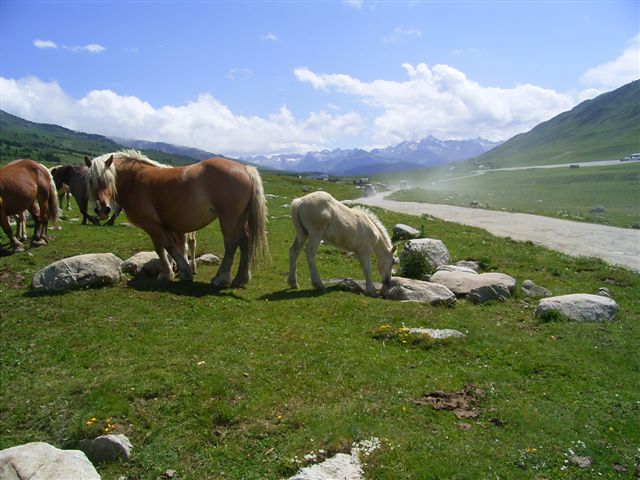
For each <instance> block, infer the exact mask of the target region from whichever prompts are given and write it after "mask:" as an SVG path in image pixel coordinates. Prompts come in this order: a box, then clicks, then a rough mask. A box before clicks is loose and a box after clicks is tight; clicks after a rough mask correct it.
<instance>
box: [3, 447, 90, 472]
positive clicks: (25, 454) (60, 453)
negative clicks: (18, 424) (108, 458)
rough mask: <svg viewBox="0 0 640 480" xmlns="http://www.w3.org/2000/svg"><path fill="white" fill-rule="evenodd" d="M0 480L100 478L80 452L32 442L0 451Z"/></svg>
mask: <svg viewBox="0 0 640 480" xmlns="http://www.w3.org/2000/svg"><path fill="white" fill-rule="evenodd" d="M0 478H2V479H7V480H14V479H16V480H17V479H33V480H36V479H38V480H58V479H74V480H100V475H99V474H98V472H97V471H96V469H95V467H94V466H93V465H92V464H91V462H90V461H89V459H88V458H87V456H86V455H85V454H84V453H83V452H81V451H80V450H60V449H58V448H55V447H53V446H51V445H49V444H48V443H44V442H34V443H27V444H26V445H19V446H17V447H12V448H7V449H5V450H2V451H0Z"/></svg>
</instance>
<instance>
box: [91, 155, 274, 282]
mask: <svg viewBox="0 0 640 480" xmlns="http://www.w3.org/2000/svg"><path fill="white" fill-rule="evenodd" d="M85 162H86V163H87V165H88V166H89V167H90V169H89V176H88V185H89V188H88V192H89V196H90V198H91V199H93V200H94V201H95V203H96V213H97V214H98V215H99V216H100V217H101V218H102V219H104V218H106V217H107V216H108V215H109V213H110V211H111V206H112V202H114V200H115V201H117V202H118V204H119V205H120V206H121V207H122V208H123V209H124V211H125V212H126V214H127V217H129V220H130V221H131V222H132V223H134V224H135V225H137V226H139V227H140V228H142V229H143V230H144V231H145V232H147V234H148V235H149V237H151V240H152V242H153V245H154V247H155V250H156V252H157V253H158V256H159V257H160V262H161V265H162V267H161V273H160V277H161V278H165V279H168V280H171V279H172V278H173V271H172V269H171V266H170V264H169V261H168V258H167V253H169V255H171V257H173V259H174V260H175V261H176V264H177V265H178V271H179V273H180V278H181V279H182V280H191V279H192V278H193V275H192V272H191V268H190V267H189V264H188V262H187V261H186V259H185V255H184V253H185V240H186V234H187V233H189V232H195V231H197V230H200V229H201V228H203V227H205V226H207V225H208V224H209V223H211V222H212V221H213V220H215V219H216V218H217V219H219V221H220V229H221V231H222V236H223V238H224V258H223V260H222V263H221V265H220V269H219V270H218V273H217V274H216V276H215V277H214V278H213V279H212V280H211V283H212V284H213V285H214V287H217V288H220V287H226V286H228V285H229V284H231V286H234V287H240V286H243V285H246V284H247V283H248V282H249V280H250V279H251V274H250V272H249V265H250V263H251V262H252V261H255V260H256V257H257V256H258V255H261V254H262V255H265V256H266V255H268V246H267V237H266V221H267V210H266V204H265V198H264V191H263V188H262V180H261V178H260V174H259V173H258V171H257V170H256V169H255V168H253V167H250V166H245V165H242V164H241V163H238V162H235V161H233V160H228V159H225V158H210V159H209V160H204V161H202V162H200V163H196V164H194V165H190V166H186V167H175V168H164V167H165V166H164V165H161V164H159V163H157V162H154V161H153V160H150V159H149V158H147V157H145V156H144V155H142V154H141V153H140V152H137V151H135V150H125V151H121V152H116V153H111V154H106V155H102V156H101V157H98V158H95V159H93V161H91V160H89V159H88V158H85ZM238 247H240V264H239V266H238V273H237V275H236V277H235V278H234V279H233V281H232V282H230V271H231V265H232V263H233V257H234V255H235V252H236V250H237V248H238Z"/></svg>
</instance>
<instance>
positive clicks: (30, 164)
mask: <svg viewBox="0 0 640 480" xmlns="http://www.w3.org/2000/svg"><path fill="white" fill-rule="evenodd" d="M25 210H28V211H29V213H31V216H32V217H33V221H34V230H33V238H32V239H31V244H32V245H33V246H40V245H46V244H47V243H48V241H49V238H48V236H47V226H48V224H49V219H51V220H53V221H56V220H57V219H58V193H57V191H56V186H55V184H54V182H53V179H52V178H51V174H50V173H49V170H47V169H46V168H45V167H44V166H42V165H40V164H39V163H36V162H34V161H33V160H15V161H13V162H11V163H10V164H9V165H7V166H6V167H4V168H0V224H2V230H4V233H6V234H7V236H8V237H9V242H10V243H11V247H12V248H13V250H14V251H16V252H19V251H22V250H23V249H24V248H23V245H22V243H20V240H18V239H17V238H16V237H15V236H14V235H13V231H12V230H11V226H10V225H9V216H11V215H19V214H21V213H22V212H24V211H25Z"/></svg>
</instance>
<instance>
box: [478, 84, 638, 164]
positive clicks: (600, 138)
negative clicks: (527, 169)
mask: <svg viewBox="0 0 640 480" xmlns="http://www.w3.org/2000/svg"><path fill="white" fill-rule="evenodd" d="M637 152H640V80H636V81H634V82H631V83H628V84H626V85H624V86H622V87H620V88H618V89H616V90H613V91H611V92H608V93H603V94H602V95H599V96H597V97H596V98H594V99H592V100H587V101H585V102H582V103H580V104H579V105H576V106H575V107H574V108H572V109H571V110H569V111H567V112H564V113H561V114H560V115H557V116H555V117H553V118H552V119H551V120H548V121H546V122H543V123H540V124H539V125H537V126H536V127H534V128H533V129H532V130H530V131H528V132H526V133H521V134H520V135H516V136H515V137H513V138H511V139H509V140H508V141H506V142H505V143H503V144H502V145H500V146H498V147H496V148H494V149H493V150H491V151H489V152H487V153H485V154H483V155H481V156H480V157H478V158H474V159H473V163H474V164H475V165H476V166H478V165H483V166H485V167H489V168H500V167H515V166H524V165H545V164H558V163H570V162H577V161H580V160H582V161H590V160H616V159H620V158H623V157H625V156H627V155H630V154H632V153H637Z"/></svg>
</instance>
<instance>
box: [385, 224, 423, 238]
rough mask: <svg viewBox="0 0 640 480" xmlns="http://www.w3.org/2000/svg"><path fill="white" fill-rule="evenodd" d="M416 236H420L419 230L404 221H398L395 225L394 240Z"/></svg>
mask: <svg viewBox="0 0 640 480" xmlns="http://www.w3.org/2000/svg"><path fill="white" fill-rule="evenodd" d="M414 238H420V231H419V230H416V229H415V228H413V227H411V226H409V225H405V224H404V223H398V224H397V225H396V226H395V227H393V237H392V238H391V239H392V240H393V241H394V242H395V241H397V240H412V239H414Z"/></svg>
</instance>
